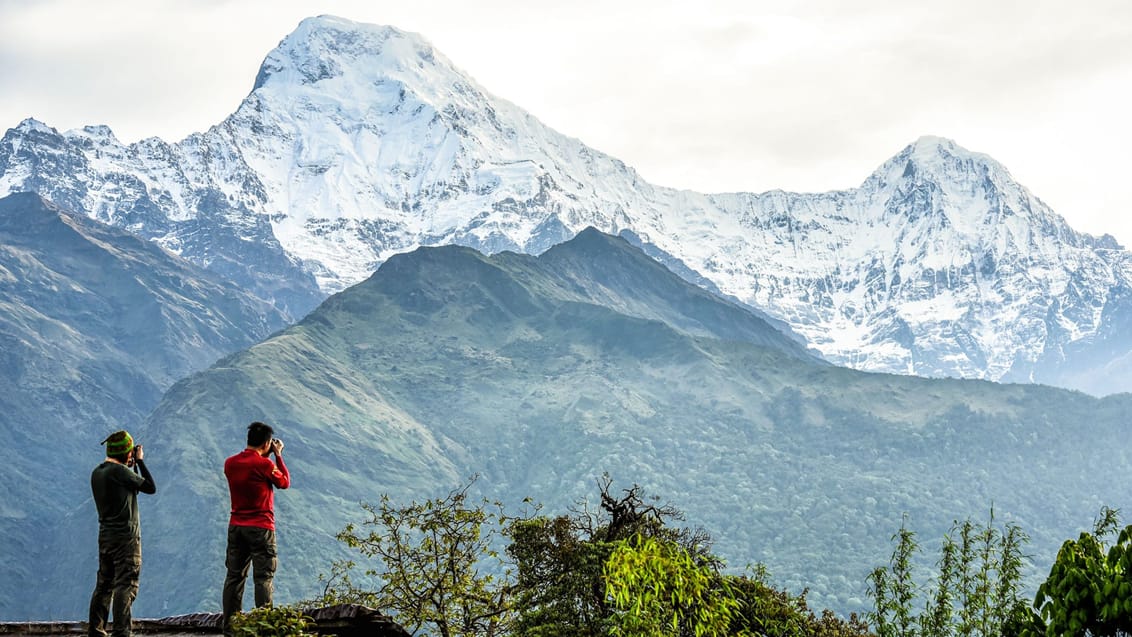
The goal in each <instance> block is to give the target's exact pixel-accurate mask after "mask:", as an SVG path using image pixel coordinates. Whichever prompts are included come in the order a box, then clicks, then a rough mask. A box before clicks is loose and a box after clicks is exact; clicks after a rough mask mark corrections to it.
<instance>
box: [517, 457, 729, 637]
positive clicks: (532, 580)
mask: <svg viewBox="0 0 1132 637" xmlns="http://www.w3.org/2000/svg"><path fill="white" fill-rule="evenodd" d="M612 484H613V481H612V479H610V477H609V476H608V475H605V476H603V477H602V480H601V481H600V482H599V483H598V487H599V491H600V500H599V501H600V508H599V509H598V510H597V511H591V510H589V509H588V508H582V509H581V510H576V511H574V512H573V514H572V515H568V516H567V515H561V516H558V517H554V518H547V517H537V518H533V519H529V520H522V521H519V522H517V523H516V524H514V525H513V526H512V528H511V529H510V530H509V534H510V536H511V539H512V544H511V545H510V546H509V547H508V548H507V552H508V554H509V555H510V556H511V558H512V559H513V560H514V561H515V564H516V567H517V571H518V576H517V586H516V598H517V600H516V606H517V612H518V619H517V624H516V632H518V633H519V634H522V635H531V636H537V637H598V636H603V635H608V634H609V631H610V621H611V619H612V616H613V613H614V610H613V608H612V607H611V606H610V604H609V599H608V596H607V595H606V584H605V575H604V573H605V565H606V562H607V561H608V560H609V558H610V556H611V555H612V553H613V551H614V550H615V549H616V548H617V547H618V546H619V545H620V543H622V542H623V541H625V540H629V539H631V538H635V537H641V538H655V539H657V540H658V541H663V542H669V543H674V544H676V545H679V546H681V547H683V548H684V550H686V551H688V552H689V553H691V554H693V555H695V556H696V557H697V559H701V560H703V561H705V563H707V562H710V563H715V562H716V559H715V558H714V556H711V554H710V553H708V551H707V549H706V545H707V543H708V538H707V536H706V535H705V534H703V533H702V532H696V531H692V530H689V529H682V528H674V527H672V526H670V525H669V524H670V523H671V522H672V521H675V520H680V519H682V518H683V515H682V514H681V513H680V512H679V511H677V510H676V509H674V508H673V507H671V506H668V505H661V504H659V503H658V502H657V501H656V499H655V498H649V497H646V496H645V495H644V493H643V492H642V490H641V488H640V487H639V486H637V485H633V486H632V487H631V488H629V489H624V490H622V492H621V493H620V494H614V493H612V492H611V488H612Z"/></svg>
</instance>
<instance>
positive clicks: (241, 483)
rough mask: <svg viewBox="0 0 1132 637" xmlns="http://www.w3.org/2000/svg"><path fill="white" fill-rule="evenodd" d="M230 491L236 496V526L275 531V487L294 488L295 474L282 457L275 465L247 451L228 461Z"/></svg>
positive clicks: (233, 510) (256, 452) (234, 498)
mask: <svg viewBox="0 0 1132 637" xmlns="http://www.w3.org/2000/svg"><path fill="white" fill-rule="evenodd" d="M224 475H225V476H227V478H228V492H229V493H231V494H232V517H231V519H230V520H229V522H228V524H230V525H232V526H254V527H257V528H261V529H271V530H272V531H274V530H275V488H279V489H286V488H287V487H289V486H291V474H290V473H289V472H288V471H287V465H285V464H283V457H282V456H275V462H272V461H271V459H270V458H265V457H264V456H261V455H259V452H258V451H255V450H254V449H244V450H243V451H241V452H240V453H238V454H236V455H234V456H232V457H231V458H228V459H227V460H225V461H224Z"/></svg>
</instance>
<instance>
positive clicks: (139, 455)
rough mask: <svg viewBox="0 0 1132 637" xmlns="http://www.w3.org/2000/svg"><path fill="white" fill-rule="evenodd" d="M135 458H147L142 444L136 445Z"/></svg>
mask: <svg viewBox="0 0 1132 637" xmlns="http://www.w3.org/2000/svg"><path fill="white" fill-rule="evenodd" d="M134 460H145V453H144V452H142V446H141V445H138V446H136V447H134Z"/></svg>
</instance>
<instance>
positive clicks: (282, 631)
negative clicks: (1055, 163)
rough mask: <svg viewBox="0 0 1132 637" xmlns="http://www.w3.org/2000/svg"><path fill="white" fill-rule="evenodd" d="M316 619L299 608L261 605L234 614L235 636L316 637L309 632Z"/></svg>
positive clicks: (233, 632)
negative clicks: (249, 610)
mask: <svg viewBox="0 0 1132 637" xmlns="http://www.w3.org/2000/svg"><path fill="white" fill-rule="evenodd" d="M313 623H314V620H313V619H311V618H310V617H307V616H306V615H303V612H302V611H301V610H299V609H298V608H292V607H288V606H261V607H259V608H257V609H255V610H253V611H251V612H248V613H236V614H235V615H233V616H232V634H233V635H234V636H235V637H314V636H315V633H311V632H307V630H308V629H309V628H310V627H311V625H312V624H313Z"/></svg>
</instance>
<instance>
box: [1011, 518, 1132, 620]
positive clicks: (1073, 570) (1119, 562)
mask: <svg viewBox="0 0 1132 637" xmlns="http://www.w3.org/2000/svg"><path fill="white" fill-rule="evenodd" d="M1118 527H1119V517H1118V512H1117V511H1115V510H1113V509H1109V508H1107V507H1106V508H1104V509H1102V510H1101V515H1100V517H1099V518H1098V519H1097V521H1096V524H1095V525H1094V529H1093V533H1087V532H1086V533H1081V535H1080V537H1078V538H1077V539H1076V540H1067V541H1066V542H1065V543H1064V544H1062V546H1061V550H1060V551H1058V553H1057V560H1056V561H1055V562H1054V563H1053V566H1052V567H1050V573H1049V577H1048V578H1047V579H1046V581H1045V582H1044V583H1042V584H1041V586H1039V587H1038V592H1037V595H1036V596H1035V599H1034V607H1035V608H1036V609H1038V613H1039V615H1038V616H1035V617H1033V618H1032V622H1031V623H1030V625H1029V626H1027V627H1026V629H1025V631H1024V633H1023V634H1024V635H1026V636H1027V637H1037V636H1039V635H1049V636H1054V635H1056V636H1059V637H1077V636H1084V635H1094V636H1102V635H1128V634H1132V526H1128V527H1125V528H1124V529H1123V530H1122V531H1120V533H1119V535H1118V536H1117V538H1116V543H1115V544H1113V545H1112V546H1111V547H1106V546H1105V542H1104V538H1106V537H1111V536H1112V535H1114V534H1116V530H1117V528H1118Z"/></svg>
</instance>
